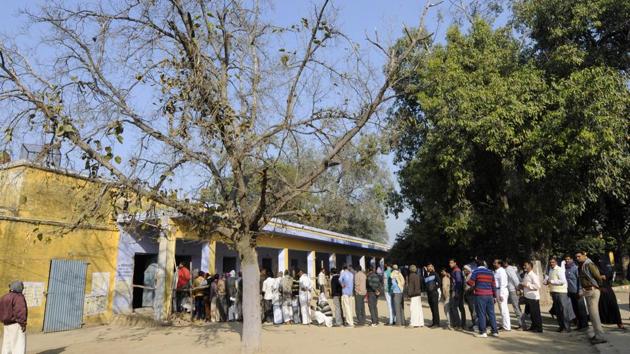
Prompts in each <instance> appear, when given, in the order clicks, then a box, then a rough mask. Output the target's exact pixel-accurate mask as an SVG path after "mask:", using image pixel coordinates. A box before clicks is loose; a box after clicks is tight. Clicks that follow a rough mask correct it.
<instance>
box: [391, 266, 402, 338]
mask: <svg viewBox="0 0 630 354" xmlns="http://www.w3.org/2000/svg"><path fill="white" fill-rule="evenodd" d="M392 269H393V270H392V274H391V278H392V294H393V295H394V296H393V298H394V314H395V317H396V325H397V326H404V325H405V316H404V315H403V306H404V304H403V291H404V290H405V278H404V277H403V275H402V273H401V272H400V271H399V270H398V266H397V265H396V264H394V265H393V266H392Z"/></svg>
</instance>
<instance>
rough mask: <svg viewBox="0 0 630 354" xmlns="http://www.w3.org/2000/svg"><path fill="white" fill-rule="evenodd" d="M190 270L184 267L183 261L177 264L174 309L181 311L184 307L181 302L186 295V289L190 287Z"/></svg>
mask: <svg viewBox="0 0 630 354" xmlns="http://www.w3.org/2000/svg"><path fill="white" fill-rule="evenodd" d="M190 278H191V276H190V270H188V268H186V266H185V265H184V262H179V264H178V265H177V285H176V288H175V291H176V293H175V306H176V309H175V311H177V312H183V311H184V307H183V306H182V303H183V301H184V299H185V298H186V297H187V294H188V289H189V288H190Z"/></svg>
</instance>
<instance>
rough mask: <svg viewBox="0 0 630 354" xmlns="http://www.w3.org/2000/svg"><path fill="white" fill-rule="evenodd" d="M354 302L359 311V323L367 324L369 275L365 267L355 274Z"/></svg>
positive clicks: (361, 324) (360, 324)
mask: <svg viewBox="0 0 630 354" xmlns="http://www.w3.org/2000/svg"><path fill="white" fill-rule="evenodd" d="M354 294H355V295H354V304H355V309H356V312H357V325H359V326H365V296H366V295H367V276H366V275H365V272H363V268H361V267H360V266H359V270H358V271H357V272H356V274H354Z"/></svg>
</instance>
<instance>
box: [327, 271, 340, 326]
mask: <svg viewBox="0 0 630 354" xmlns="http://www.w3.org/2000/svg"><path fill="white" fill-rule="evenodd" d="M330 274H331V276H330V293H331V296H332V299H333V305H334V306H335V327H337V326H343V311H342V307H341V296H342V288H341V283H340V282H339V273H338V272H337V268H333V269H331V270H330Z"/></svg>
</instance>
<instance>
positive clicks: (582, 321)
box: [564, 255, 588, 331]
mask: <svg viewBox="0 0 630 354" xmlns="http://www.w3.org/2000/svg"><path fill="white" fill-rule="evenodd" d="M564 269H565V275H566V278H567V296H569V300H571V306H572V307H573V313H574V314H575V316H576V324H577V330H578V331H579V330H583V329H586V328H588V314H587V313H586V304H585V303H584V299H583V298H581V297H580V295H579V292H580V279H579V274H578V273H579V270H578V267H577V265H576V264H575V262H574V261H573V257H572V256H569V255H567V256H564Z"/></svg>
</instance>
